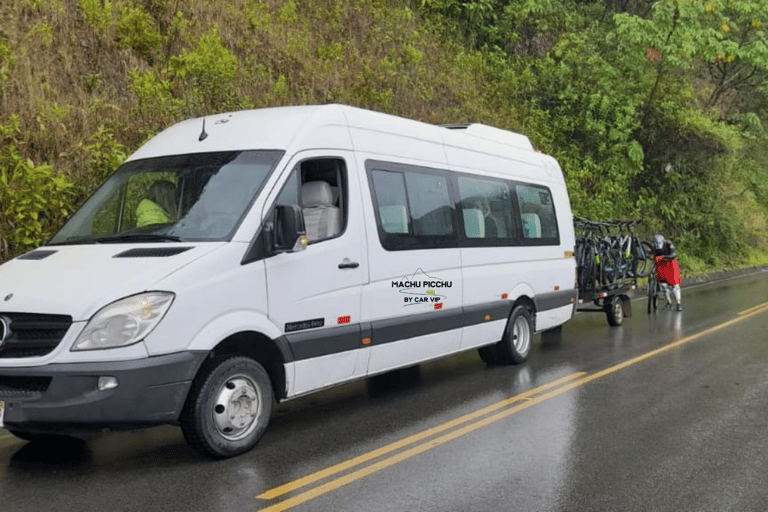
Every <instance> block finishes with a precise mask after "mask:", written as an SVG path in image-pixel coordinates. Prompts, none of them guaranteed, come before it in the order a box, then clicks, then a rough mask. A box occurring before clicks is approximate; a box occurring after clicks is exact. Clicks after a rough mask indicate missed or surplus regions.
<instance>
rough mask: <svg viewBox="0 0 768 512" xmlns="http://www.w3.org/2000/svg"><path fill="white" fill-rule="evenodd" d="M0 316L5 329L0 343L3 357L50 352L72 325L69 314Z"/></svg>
mask: <svg viewBox="0 0 768 512" xmlns="http://www.w3.org/2000/svg"><path fill="white" fill-rule="evenodd" d="M0 317H1V318H3V319H4V320H5V324H6V326H7V327H6V329H5V330H7V331H8V332H7V333H6V334H5V341H4V342H3V343H2V345H0V358H3V359H9V358H16V357H40V356H44V355H46V354H50V353H51V352H52V351H53V349H55V348H56V347H57V346H58V345H59V343H60V342H61V340H62V338H64V335H65V334H66V333H67V330H68V329H69V326H70V325H72V317H71V316H68V315H40V314H36V313H0ZM1 328H2V325H0V329H1ZM1 334H2V333H0V335H1Z"/></svg>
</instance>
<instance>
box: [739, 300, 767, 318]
mask: <svg viewBox="0 0 768 512" xmlns="http://www.w3.org/2000/svg"><path fill="white" fill-rule="evenodd" d="M765 307H768V302H763V303H762V304H758V305H757V306H752V307H751V308H749V309H745V310H744V311H739V312H738V314H739V315H746V314H747V313H751V312H753V311H755V310H757V309H761V308H765Z"/></svg>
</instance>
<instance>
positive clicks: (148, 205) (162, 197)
mask: <svg viewBox="0 0 768 512" xmlns="http://www.w3.org/2000/svg"><path fill="white" fill-rule="evenodd" d="M175 195H176V186H175V185H174V184H173V183H171V182H170V181H156V182H154V183H153V184H152V186H151V187H149V191H148V192H147V196H146V197H145V198H144V199H142V200H141V201H140V202H139V206H138V207H136V227H137V228H141V227H144V226H150V225H152V224H168V223H169V222H173V213H174V212H175V210H176V200H175V198H174V196H175Z"/></svg>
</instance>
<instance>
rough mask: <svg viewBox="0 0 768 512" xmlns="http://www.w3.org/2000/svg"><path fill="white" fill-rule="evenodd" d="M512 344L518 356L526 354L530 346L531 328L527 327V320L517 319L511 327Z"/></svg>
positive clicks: (520, 317) (521, 317) (523, 318)
mask: <svg viewBox="0 0 768 512" xmlns="http://www.w3.org/2000/svg"><path fill="white" fill-rule="evenodd" d="M512 343H513V344H514V346H515V351H517V353H518V354H520V355H525V354H527V353H528V348H529V347H530V346H531V328H530V326H529V325H528V320H526V319H525V317H523V316H519V317H517V318H516V319H515V323H514V324H513V325H512Z"/></svg>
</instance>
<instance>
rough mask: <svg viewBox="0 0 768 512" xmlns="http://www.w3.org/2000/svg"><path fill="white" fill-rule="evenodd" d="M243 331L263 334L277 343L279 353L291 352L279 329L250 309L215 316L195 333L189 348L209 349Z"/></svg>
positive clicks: (263, 316)
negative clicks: (283, 345)
mask: <svg viewBox="0 0 768 512" xmlns="http://www.w3.org/2000/svg"><path fill="white" fill-rule="evenodd" d="M244 331H252V332H258V333H260V334H263V335H264V336H266V337H268V338H269V339H271V340H274V342H275V343H276V344H278V348H279V349H280V352H281V353H283V354H291V349H290V347H289V346H288V343H287V341H285V337H283V336H282V334H283V333H282V332H280V329H278V327H277V326H276V325H275V324H274V323H273V322H272V321H270V320H269V319H268V318H267V317H266V316H265V315H263V314H259V313H257V312H255V311H252V310H238V311H229V312H227V313H225V314H223V315H221V316H218V317H216V318H215V319H213V320H212V321H211V322H209V323H208V324H207V325H206V326H205V327H203V328H202V329H201V330H200V332H198V333H197V334H196V335H195V337H194V338H193V339H192V343H190V345H189V350H204V351H208V350H211V349H213V348H214V347H215V346H216V345H218V344H219V342H221V341H222V340H224V339H226V338H228V337H230V336H232V335H233V334H237V333H239V332H244ZM281 340H282V341H281ZM280 344H285V347H282V346H279V345H280ZM286 350H287V352H286ZM286 362H287V361H286Z"/></svg>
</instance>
